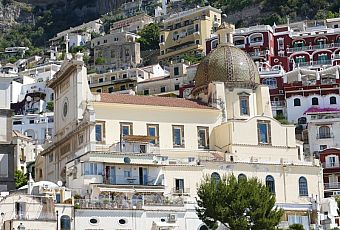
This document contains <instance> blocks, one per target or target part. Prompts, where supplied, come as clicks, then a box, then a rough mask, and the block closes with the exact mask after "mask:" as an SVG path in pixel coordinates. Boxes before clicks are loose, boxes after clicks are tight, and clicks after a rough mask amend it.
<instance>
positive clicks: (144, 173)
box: [139, 167, 148, 185]
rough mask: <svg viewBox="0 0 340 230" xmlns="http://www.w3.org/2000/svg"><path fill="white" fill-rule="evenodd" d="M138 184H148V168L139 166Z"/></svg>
mask: <svg viewBox="0 0 340 230" xmlns="http://www.w3.org/2000/svg"><path fill="white" fill-rule="evenodd" d="M139 184H140V185H147V184H148V169H147V168H143V167H139Z"/></svg>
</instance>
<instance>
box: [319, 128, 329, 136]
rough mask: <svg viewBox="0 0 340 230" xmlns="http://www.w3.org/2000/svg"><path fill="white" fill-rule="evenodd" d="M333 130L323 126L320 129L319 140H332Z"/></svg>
mask: <svg viewBox="0 0 340 230" xmlns="http://www.w3.org/2000/svg"><path fill="white" fill-rule="evenodd" d="M330 137H331V129H330V128H329V127H328V126H321V127H320V128H319V139H324V138H330Z"/></svg>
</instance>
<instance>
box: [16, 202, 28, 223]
mask: <svg viewBox="0 0 340 230" xmlns="http://www.w3.org/2000/svg"><path fill="white" fill-rule="evenodd" d="M25 212H26V203H24V202H15V215H16V218H17V219H19V220H22V219H24V218H25V216H26V213H25Z"/></svg>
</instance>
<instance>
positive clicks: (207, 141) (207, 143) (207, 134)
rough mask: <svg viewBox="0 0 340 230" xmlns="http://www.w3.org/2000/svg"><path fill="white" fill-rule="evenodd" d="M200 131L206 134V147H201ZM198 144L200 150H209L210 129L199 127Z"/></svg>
mask: <svg viewBox="0 0 340 230" xmlns="http://www.w3.org/2000/svg"><path fill="white" fill-rule="evenodd" d="M200 131H204V132H205V140H204V145H201V141H200V140H201V138H200ZM197 144H198V148H199V149H209V127H207V126H197Z"/></svg>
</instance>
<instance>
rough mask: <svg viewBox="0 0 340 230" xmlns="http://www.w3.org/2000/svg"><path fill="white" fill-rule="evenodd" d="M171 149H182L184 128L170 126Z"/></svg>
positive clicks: (181, 126)
mask: <svg viewBox="0 0 340 230" xmlns="http://www.w3.org/2000/svg"><path fill="white" fill-rule="evenodd" d="M172 137H173V139H172V140H173V147H181V148H183V147H184V126H183V125H173V126H172Z"/></svg>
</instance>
